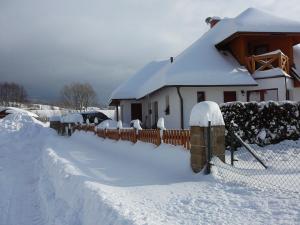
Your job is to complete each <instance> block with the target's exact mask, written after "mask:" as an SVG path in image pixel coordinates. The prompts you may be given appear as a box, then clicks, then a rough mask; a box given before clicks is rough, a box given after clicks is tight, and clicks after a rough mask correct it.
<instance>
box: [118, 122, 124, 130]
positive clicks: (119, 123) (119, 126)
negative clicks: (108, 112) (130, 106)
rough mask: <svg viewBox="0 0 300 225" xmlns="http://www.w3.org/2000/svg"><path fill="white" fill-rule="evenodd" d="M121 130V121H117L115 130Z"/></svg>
mask: <svg viewBox="0 0 300 225" xmlns="http://www.w3.org/2000/svg"><path fill="white" fill-rule="evenodd" d="M122 128H123V124H122V121H121V120H119V121H118V122H117V129H122Z"/></svg>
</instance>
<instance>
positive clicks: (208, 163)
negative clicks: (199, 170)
mask: <svg viewBox="0 0 300 225" xmlns="http://www.w3.org/2000/svg"><path fill="white" fill-rule="evenodd" d="M210 135H211V121H208V127H207V128H206V136H207V142H206V147H207V148H206V149H207V152H206V174H210V167H211V163H210V161H211V158H212V152H211V151H212V149H211V136H210Z"/></svg>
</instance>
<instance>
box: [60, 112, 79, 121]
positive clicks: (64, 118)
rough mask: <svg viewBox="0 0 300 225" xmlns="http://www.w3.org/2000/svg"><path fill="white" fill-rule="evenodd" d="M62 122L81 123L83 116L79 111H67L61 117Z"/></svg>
mask: <svg viewBox="0 0 300 225" xmlns="http://www.w3.org/2000/svg"><path fill="white" fill-rule="evenodd" d="M60 122H62V123H83V117H82V115H81V114H80V113H69V114H66V115H64V116H62V117H61V120H60Z"/></svg>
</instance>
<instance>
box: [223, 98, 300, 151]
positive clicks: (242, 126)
mask: <svg viewBox="0 0 300 225" xmlns="http://www.w3.org/2000/svg"><path fill="white" fill-rule="evenodd" d="M220 108H221V111H222V113H223V117H224V121H225V127H226V130H228V131H232V132H236V133H237V134H238V135H239V136H240V137H241V138H242V139H243V140H244V141H246V142H248V143H250V144H259V145H268V144H275V143H278V142H280V141H282V140H285V139H293V140H295V139H298V138H299V137H300V117H299V110H300V102H291V101H283V102H274V101H268V102H231V103H225V104H222V105H221V106H220ZM232 142H233V140H232V137H231V136H230V135H228V133H227V132H226V145H227V146H230V145H231V143H232Z"/></svg>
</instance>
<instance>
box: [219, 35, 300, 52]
mask: <svg viewBox="0 0 300 225" xmlns="http://www.w3.org/2000/svg"><path fill="white" fill-rule="evenodd" d="M241 36H244V37H246V36H247V37H276V36H277V37H278V36H284V37H293V41H294V43H293V44H294V45H297V44H299V43H300V32H249V31H242V32H240V31H239V32H236V33H234V34H232V35H230V36H229V37H227V38H225V39H224V40H222V41H220V42H219V43H217V44H216V45H215V46H216V48H217V49H223V47H224V46H226V45H227V44H228V43H229V42H230V41H232V40H233V39H235V38H237V37H241Z"/></svg>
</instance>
